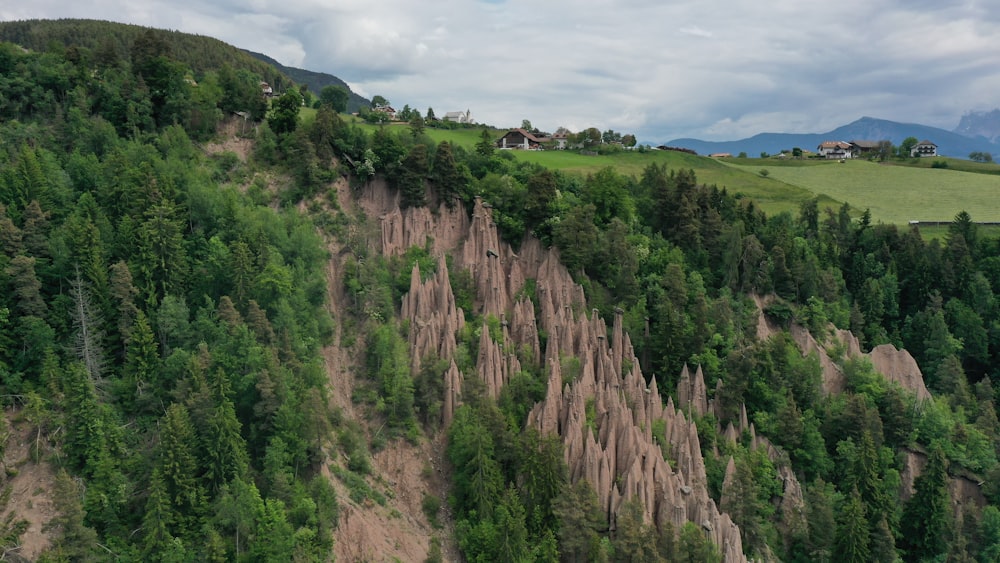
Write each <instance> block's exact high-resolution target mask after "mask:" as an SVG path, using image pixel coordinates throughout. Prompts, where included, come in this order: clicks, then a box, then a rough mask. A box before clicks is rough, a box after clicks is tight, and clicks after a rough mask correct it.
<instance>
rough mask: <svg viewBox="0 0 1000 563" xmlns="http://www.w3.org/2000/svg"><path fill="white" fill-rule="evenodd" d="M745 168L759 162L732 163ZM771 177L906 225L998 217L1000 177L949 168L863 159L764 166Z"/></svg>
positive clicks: (994, 219)
mask: <svg viewBox="0 0 1000 563" xmlns="http://www.w3.org/2000/svg"><path fill="white" fill-rule="evenodd" d="M729 166H731V167H732V168H737V169H742V170H745V171H747V172H751V171H754V172H755V171H757V170H759V169H760V168H761V167H762V166H761V165H755V166H753V167H751V166H744V165H737V164H730V165H729ZM763 167H767V168H768V171H769V172H770V175H769V178H773V179H775V180H780V181H782V182H786V183H788V184H791V185H794V186H798V187H801V188H803V189H806V190H809V191H810V192H812V193H815V194H826V195H827V196H829V197H830V198H833V199H835V200H839V201H848V202H850V203H851V205H852V206H854V207H858V208H865V207H867V208H869V209H870V210H871V214H872V218H873V219H874V220H876V221H881V222H883V223H894V224H897V225H905V224H907V223H908V222H909V221H912V220H917V221H950V220H951V219H953V218H954V217H955V215H956V214H957V213H958V212H960V211H963V210H965V211H968V212H969V214H971V215H972V219H973V220H974V221H1000V177H997V176H994V175H990V174H982V173H973V172H963V171H956V170H950V169H929V168H914V167H909V166H892V165H883V164H877V163H873V162H867V161H848V162H846V163H844V164H839V163H831V164H829V165H827V166H773V167H772V166H767V165H764V166H763Z"/></svg>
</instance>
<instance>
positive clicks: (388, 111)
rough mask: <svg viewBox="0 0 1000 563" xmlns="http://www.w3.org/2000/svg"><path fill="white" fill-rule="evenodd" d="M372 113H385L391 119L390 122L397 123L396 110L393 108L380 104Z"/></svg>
mask: <svg viewBox="0 0 1000 563" xmlns="http://www.w3.org/2000/svg"><path fill="white" fill-rule="evenodd" d="M372 111H377V112H381V113H384V114H385V115H386V117H387V118H389V121H396V110H394V109H392V106H388V105H383V104H379V105H377V106H375V107H374V108H373V109H372Z"/></svg>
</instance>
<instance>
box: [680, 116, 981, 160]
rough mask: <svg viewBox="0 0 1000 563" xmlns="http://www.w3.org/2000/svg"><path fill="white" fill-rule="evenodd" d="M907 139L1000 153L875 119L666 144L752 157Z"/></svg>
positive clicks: (954, 153)
mask: <svg viewBox="0 0 1000 563" xmlns="http://www.w3.org/2000/svg"><path fill="white" fill-rule="evenodd" d="M907 137H916V138H917V139H919V140H921V141H923V140H925V139H926V140H929V141H931V142H933V143H935V144H936V145H937V146H938V153H939V154H942V155H945V156H951V157H955V158H968V156H969V153H971V152H977V151H984V152H988V153H990V154H994V155H996V154H1000V144H997V143H993V142H990V141H989V140H987V139H985V138H983V137H978V138H970V137H967V136H964V135H960V134H958V133H955V132H952V131H946V130H944V129H940V128H938V127H930V126H927V125H920V124H917V123H898V122H896V121H888V120H885V119H876V118H874V117H862V118H861V119H858V120H857V121H854V122H853V123H849V124H847V125H844V126H842V127H838V128H836V129H834V130H833V131H829V132H826V133H759V134H757V135H754V136H753V137H749V138H747V139H741V140H739V141H702V140H699V139H674V140H672V141H667V142H666V143H664V144H665V145H668V146H674V147H684V148H688V149H693V150H695V151H697V152H698V154H712V153H717V152H728V153H731V154H739V153H741V152H746V153H747V155H749V156H751V157H756V156H759V155H760V153H761V152H767V153H769V154H775V153H778V152H781V151H782V150H786V149H792V148H794V147H799V148H802V149H805V150H810V151H814V150H816V147H817V146H819V144H820V143H822V142H823V141H854V140H865V141H881V140H885V139H888V140H890V141H892V143H893V144H895V145H898V144H900V143H901V142H903V139H906V138H907Z"/></svg>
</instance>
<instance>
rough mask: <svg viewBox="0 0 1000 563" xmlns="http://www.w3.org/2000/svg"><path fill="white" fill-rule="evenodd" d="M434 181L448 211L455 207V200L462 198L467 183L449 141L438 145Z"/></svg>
mask: <svg viewBox="0 0 1000 563" xmlns="http://www.w3.org/2000/svg"><path fill="white" fill-rule="evenodd" d="M432 179H433V180H434V183H435V185H436V186H435V187H436V188H437V193H438V199H439V200H440V201H442V202H444V204H445V205H447V206H448V209H451V208H452V207H454V206H455V200H457V199H459V198H461V196H462V191H463V188H464V187H465V186H464V183H465V182H464V178H463V177H462V172H461V170H460V169H459V167H458V165H457V164H456V163H455V155H454V154H453V152H452V147H451V143H449V142H448V141H441V142H440V143H438V146H437V152H435V153H434V170H433V172H432Z"/></svg>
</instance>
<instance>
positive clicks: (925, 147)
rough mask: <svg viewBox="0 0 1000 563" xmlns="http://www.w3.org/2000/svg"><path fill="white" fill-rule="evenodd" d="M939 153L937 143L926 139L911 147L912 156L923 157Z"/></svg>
mask: <svg viewBox="0 0 1000 563" xmlns="http://www.w3.org/2000/svg"><path fill="white" fill-rule="evenodd" d="M937 155H938V152H937V145H935V144H934V143H932V142H930V141H928V140H926V139H925V140H923V141H920V142H919V143H917V144H916V145H914V146H913V148H912V149H910V156H919V157H923V156H937Z"/></svg>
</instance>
